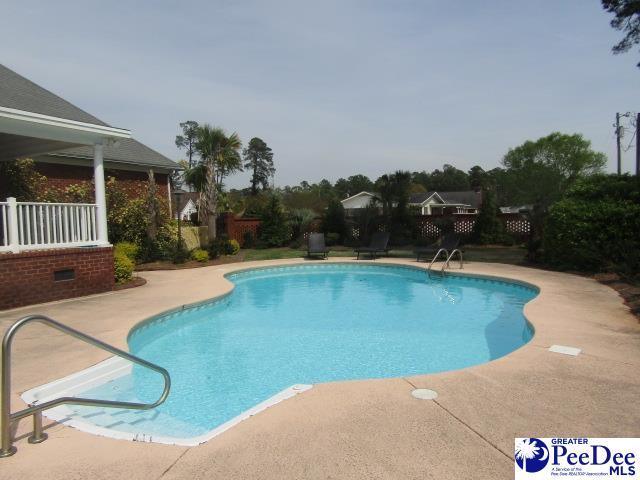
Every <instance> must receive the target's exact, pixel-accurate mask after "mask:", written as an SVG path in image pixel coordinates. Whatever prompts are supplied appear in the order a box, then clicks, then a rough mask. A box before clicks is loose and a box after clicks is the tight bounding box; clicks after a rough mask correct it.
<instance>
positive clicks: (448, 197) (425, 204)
mask: <svg viewBox="0 0 640 480" xmlns="http://www.w3.org/2000/svg"><path fill="white" fill-rule="evenodd" d="M481 205H482V192H480V191H477V192H476V191H474V190H468V191H462V192H424V193H414V194H413V195H411V197H410V198H409V206H411V207H416V208H418V209H419V210H420V213H421V214H422V215H443V214H447V213H478V210H479V209H480V206H481Z"/></svg>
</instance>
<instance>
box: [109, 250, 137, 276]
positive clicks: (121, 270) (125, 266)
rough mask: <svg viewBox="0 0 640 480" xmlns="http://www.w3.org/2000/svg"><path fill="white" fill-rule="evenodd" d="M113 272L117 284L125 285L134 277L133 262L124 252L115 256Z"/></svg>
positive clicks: (116, 253)
mask: <svg viewBox="0 0 640 480" xmlns="http://www.w3.org/2000/svg"><path fill="white" fill-rule="evenodd" d="M113 266H114V268H113V270H114V276H115V279H116V283H125V282H127V281H129V280H131V277H133V266H134V265H133V260H131V259H130V258H129V257H127V256H126V255H125V254H124V253H122V252H115V253H114V255H113Z"/></svg>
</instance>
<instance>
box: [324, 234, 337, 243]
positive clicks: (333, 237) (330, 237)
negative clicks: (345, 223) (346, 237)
mask: <svg viewBox="0 0 640 480" xmlns="http://www.w3.org/2000/svg"><path fill="white" fill-rule="evenodd" d="M324 238H325V242H326V244H327V245H328V246H332V245H338V244H339V243H340V234H339V233H336V232H329V233H327V234H326V235H325V236H324Z"/></svg>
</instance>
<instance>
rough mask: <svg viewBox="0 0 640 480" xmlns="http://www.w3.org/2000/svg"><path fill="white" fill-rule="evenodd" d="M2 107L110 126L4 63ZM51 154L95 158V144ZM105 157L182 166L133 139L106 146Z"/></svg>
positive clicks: (0, 81) (1, 67)
mask: <svg viewBox="0 0 640 480" xmlns="http://www.w3.org/2000/svg"><path fill="white" fill-rule="evenodd" d="M0 106H3V107H8V108H15V109H17V110H24V111H27V112H33V113H39V114H41V115H49V116H52V117H58V118H65V119H67V120H74V121H77V122H85V123H92V124H95V125H103V126H107V127H108V126H110V125H108V124H106V123H105V122H103V121H102V120H100V119H98V118H96V117H94V116H93V115H91V114H89V113H87V112H85V111H84V110H81V109H79V108H78V107H76V106H75V105H73V104H71V103H69V102H67V101H66V100H65V99H63V98H61V97H59V96H57V95H55V94H54V93H51V92H50V91H49V90H47V89H45V88H42V87H41V86H39V85H36V84H35V83H33V82H32V81H31V80H29V79H27V78H25V77H23V76H22V75H19V74H17V73H16V72H14V71H13V70H11V69H9V68H7V67H5V66H4V65H2V64H0ZM50 155H53V156H65V157H74V158H88V159H91V158H93V147H90V146H78V147H73V148H69V149H65V150H60V151H56V152H53V153H51V154H50ZM104 158H105V160H109V161H112V162H119V163H127V164H132V165H142V166H150V167H159V168H164V169H168V170H175V169H178V168H179V167H178V165H177V164H176V163H175V162H173V161H172V160H170V159H168V158H167V157H165V156H164V155H162V154H160V153H158V152H156V151H155V150H152V149H151V148H149V147H147V146H146V145H143V144H142V143H140V142H138V141H137V140H134V139H132V138H123V139H121V140H119V145H118V146H117V147H115V146H105V147H104Z"/></svg>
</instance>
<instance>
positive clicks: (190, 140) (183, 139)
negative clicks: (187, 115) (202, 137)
mask: <svg viewBox="0 0 640 480" xmlns="http://www.w3.org/2000/svg"><path fill="white" fill-rule="evenodd" d="M198 126H199V125H198V122H194V121H193V120H187V121H186V122H182V123H181V124H180V128H181V129H182V135H176V147H178V148H180V149H184V150H185V151H186V153H187V158H188V159H189V168H191V167H193V155H194V154H195V153H196V142H197V141H198Z"/></svg>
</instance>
